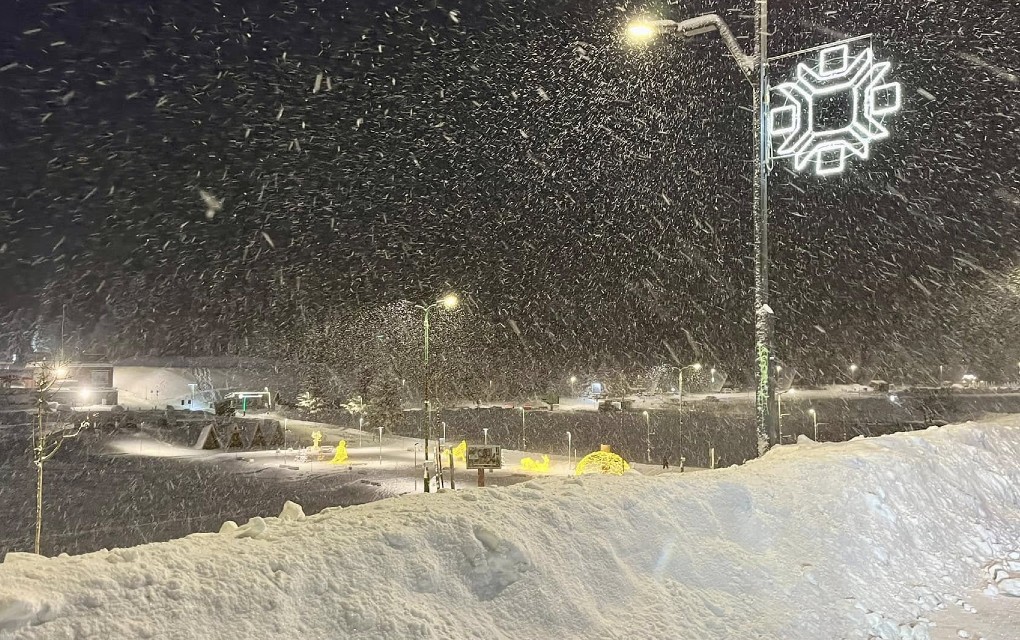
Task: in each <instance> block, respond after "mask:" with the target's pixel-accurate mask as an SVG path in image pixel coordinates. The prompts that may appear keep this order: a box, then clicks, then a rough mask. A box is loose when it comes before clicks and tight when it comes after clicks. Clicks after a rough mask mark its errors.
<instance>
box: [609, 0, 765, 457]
mask: <svg viewBox="0 0 1020 640" xmlns="http://www.w3.org/2000/svg"><path fill="white" fill-rule="evenodd" d="M754 21H755V25H756V35H755V39H754V49H753V52H752V54H751V55H748V54H747V53H745V52H744V50H743V48H742V47H741V46H740V43H739V42H737V39H736V37H735V36H734V35H733V32H732V31H731V30H730V28H729V26H728V25H727V24H726V22H725V21H724V20H723V19H722V17H720V16H719V15H717V14H714V13H712V14H705V15H701V16H697V17H695V18H688V19H687V20H682V21H680V22H675V21H673V20H655V21H651V22H642V23H635V24H631V25H630V27H629V28H628V30H627V32H628V35H629V36H630V37H631V38H632V39H645V40H646V39H648V38H651V37H653V36H655V35H657V34H660V33H675V34H678V35H680V36H681V37H684V38H691V37H694V36H698V35H701V34H704V33H710V32H712V31H716V32H718V33H719V36H720V37H721V38H722V41H723V44H724V45H726V48H727V50H729V53H730V55H731V56H732V57H733V60H734V61H735V62H736V63H737V67H738V68H739V69H740V71H741V73H742V74H743V75H744V77H745V78H746V79H747V81H748V82H749V83H750V84H751V103H752V109H751V113H752V119H751V129H752V133H753V138H754V146H755V150H756V154H755V158H754V178H753V189H754V197H753V200H752V204H751V209H752V213H753V216H754V247H755V252H754V254H755V259H754V327H755V329H754V336H755V349H754V353H755V368H754V373H755V382H756V385H755V386H756V391H755V432H756V436H757V440H758V455H759V456H760V455H762V454H764V453H765V452H766V451H767V450H768V449H769V447H771V446H772V445H773V444H775V442H776V435H777V434H776V423H775V419H774V412H773V407H774V406H775V405H776V395H775V393H776V388H775V383H774V381H773V376H772V371H773V368H772V367H773V362H772V331H773V313H772V308H771V307H770V306H769V243H768V173H769V163H768V149H769V136H768V131H767V127H768V86H769V76H768V37H769V35H768V0H755V3H754Z"/></svg>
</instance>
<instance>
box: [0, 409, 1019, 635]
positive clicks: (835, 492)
mask: <svg viewBox="0 0 1020 640" xmlns="http://www.w3.org/2000/svg"><path fill="white" fill-rule="evenodd" d="M1018 461H1020V418H1011V419H1002V420H998V421H993V422H986V423H981V424H966V425H956V426H952V427H945V428H941V429H929V430H927V431H923V432H912V433H903V434H896V435H893V436H885V437H881V438H874V439H857V440H854V441H852V442H848V443H841V444H818V443H813V442H810V441H806V442H803V443H801V444H798V445H796V446H789V447H782V448H780V449H777V450H773V451H772V452H770V453H769V454H768V455H766V456H765V457H764V458H763V459H761V460H758V461H755V462H753V463H750V464H747V465H744V466H742V467H732V468H728V469H722V470H717V471H712V472H702V473H697V474H683V475H681V474H664V475H660V476H654V477H643V476H637V475H627V476H622V477H592V476H586V477H583V478H569V479H562V478H543V479H539V480H533V481H529V482H527V483H524V484H520V485H516V486H512V487H505V488H490V489H485V490H468V491H458V492H444V493H440V494H429V495H422V494H416V495H408V496H404V497H399V498H393V499H390V500H386V501H383V502H377V503H373V504H367V505H362V506H358V507H351V508H348V509H343V510H340V509H327V510H325V511H323V512H321V513H318V514H315V515H312V516H308V517H304V518H300V517H296V516H297V513H298V512H299V511H300V509H299V508H298V505H293V506H288V507H285V508H284V510H283V512H282V513H281V514H280V517H279V518H252V519H251V520H250V521H249V522H248V523H247V524H245V525H243V526H241V527H237V525H236V524H233V523H225V524H224V527H223V528H222V529H221V534H219V535H217V534H196V535H192V536H189V537H187V538H184V539H182V540H175V541H171V542H166V543H157V544H150V545H144V546H141V547H136V548H135V549H133V550H132V552H133V553H132V554H126V553H124V550H114V551H112V552H106V551H103V552H97V553H92V554H87V555H83V556H77V557H68V558H59V559H46V560H40V561H37V562H29V561H17V562H9V563H4V564H0V637H4V638H6V637H8V636H10V637H12V638H61V637H103V638H106V639H110V640H112V639H115V638H140V637H159V638H183V637H188V638H194V637H266V636H271V637H278V638H301V639H302V640H310V639H314V638H338V637H341V638H342V637H358V638H437V639H438V638H465V637H470V638H474V637H486V638H533V637H563V638H575V637H633V638H664V637H673V638H691V639H694V638H697V639H699V640H702V639H715V638H720V639H722V638H759V639H772V638H775V639H783V640H800V639H803V640H819V639H827V638H848V639H849V638H858V639H861V640H866V639H874V638H881V639H883V640H903V639H913V640H926V639H927V638H930V637H931V629H930V624H929V620H930V618H931V617H932V612H933V611H935V610H939V609H944V608H946V607H947V606H949V605H954V604H957V603H958V602H961V601H962V600H961V597H960V596H961V594H962V593H963V592H964V591H965V590H967V589H969V588H972V587H977V588H980V587H981V586H982V585H984V584H988V585H989V588H991V586H992V585H993V584H994V585H995V588H996V589H997V590H998V591H997V593H1002V594H1005V593H1011V592H1012V590H1013V589H1014V583H1013V582H1011V581H1012V580H1016V579H1017V573H1016V571H1015V569H1014V564H1013V563H1014V562H1016V561H1017V560H1020V557H1014V555H1012V554H1014V553H1015V552H1016V551H1017V542H1018V541H1020V489H1018V487H1020V463H1018ZM292 516H295V517H293V518H292ZM111 554H117V561H110V559H109V556H110V555H111ZM989 580H990V581H991V583H989V582H988V581H989ZM242 585H243V586H242ZM995 597H1001V596H995ZM1007 631H1008V630H1007ZM1010 633H1012V631H1008V632H1006V633H1005V635H1004V636H1003V637H1010ZM5 634H6V635H5Z"/></svg>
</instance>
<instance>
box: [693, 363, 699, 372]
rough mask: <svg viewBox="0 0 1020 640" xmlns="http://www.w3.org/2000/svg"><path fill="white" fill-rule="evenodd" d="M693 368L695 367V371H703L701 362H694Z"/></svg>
mask: <svg viewBox="0 0 1020 640" xmlns="http://www.w3.org/2000/svg"><path fill="white" fill-rule="evenodd" d="M691 369H694V370H695V371H701V363H700V362H695V363H694V364H692V365H691Z"/></svg>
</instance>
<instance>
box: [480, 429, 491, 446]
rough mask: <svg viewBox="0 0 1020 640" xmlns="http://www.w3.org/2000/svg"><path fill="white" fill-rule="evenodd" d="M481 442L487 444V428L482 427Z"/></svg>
mask: <svg viewBox="0 0 1020 640" xmlns="http://www.w3.org/2000/svg"><path fill="white" fill-rule="evenodd" d="M482 442H484V443H485V444H489V428H488V427H482Z"/></svg>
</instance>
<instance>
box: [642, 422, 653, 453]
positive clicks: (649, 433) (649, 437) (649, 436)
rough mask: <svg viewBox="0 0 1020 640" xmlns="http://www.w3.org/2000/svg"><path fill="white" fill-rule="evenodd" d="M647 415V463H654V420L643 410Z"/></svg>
mask: <svg viewBox="0 0 1020 640" xmlns="http://www.w3.org/2000/svg"><path fill="white" fill-rule="evenodd" d="M641 413H642V414H643V415H644V416H645V463H646V464H652V422H651V417H650V416H649V415H648V412H647V411H642V412H641Z"/></svg>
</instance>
